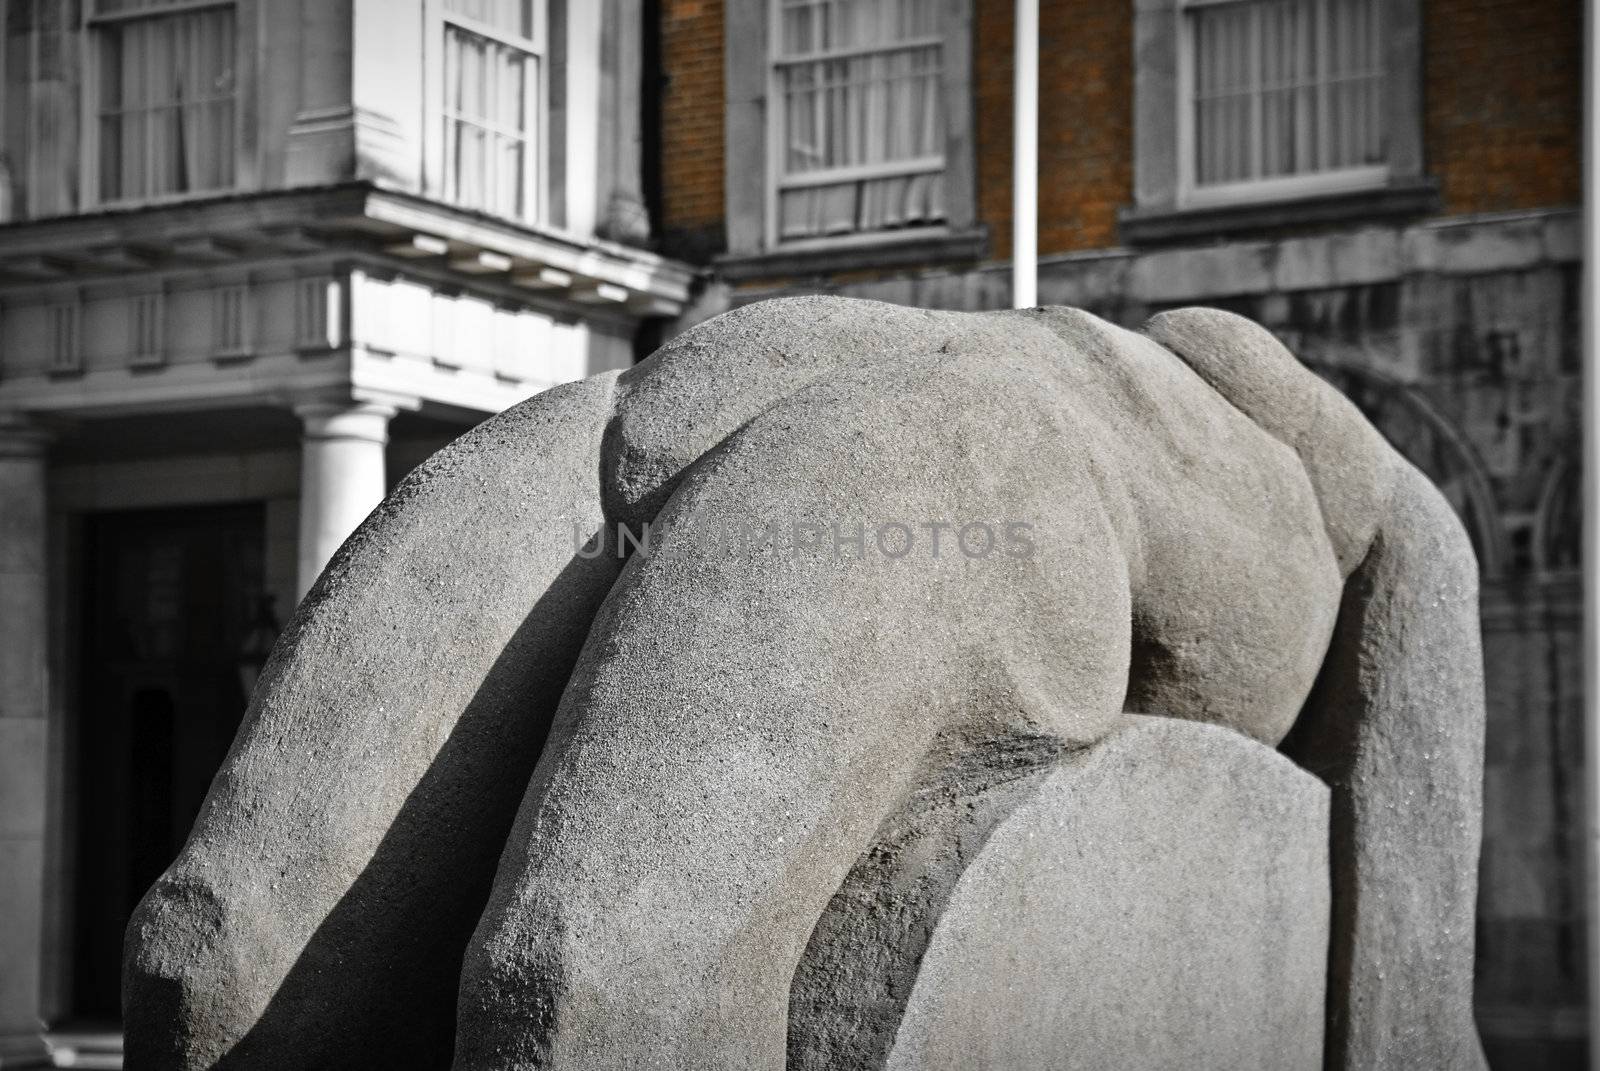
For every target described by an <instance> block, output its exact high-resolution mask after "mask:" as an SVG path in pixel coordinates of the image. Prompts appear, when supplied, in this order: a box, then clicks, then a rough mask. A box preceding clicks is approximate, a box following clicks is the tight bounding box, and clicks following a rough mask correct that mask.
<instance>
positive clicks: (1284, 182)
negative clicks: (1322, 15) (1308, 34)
mask: <svg viewBox="0 0 1600 1071" xmlns="http://www.w3.org/2000/svg"><path fill="white" fill-rule="evenodd" d="M1239 2H1241V0H1178V11H1177V53H1178V54H1177V78H1176V83H1177V85H1176V88H1177V104H1176V116H1177V134H1178V146H1177V150H1178V151H1177V164H1178V174H1177V179H1178V189H1177V195H1178V196H1177V199H1178V206H1179V207H1182V208H1209V207H1212V206H1217V205H1234V204H1248V203H1252V202H1258V201H1259V202H1270V201H1287V200H1295V199H1298V198H1303V197H1316V196H1319V195H1324V194H1335V193H1348V192H1355V191H1359V190H1366V189H1376V188H1381V187H1383V186H1385V185H1387V184H1388V182H1389V180H1390V178H1391V176H1392V174H1393V168H1392V166H1391V163H1390V162H1387V161H1386V162H1385V163H1382V164H1376V165H1370V166H1366V167H1346V168H1338V169H1335V170H1328V171H1314V172H1307V173H1305V174H1300V175H1277V176H1274V177H1272V178H1262V179H1246V180H1242V181H1238V182H1219V183H1206V184H1203V185H1202V184H1200V183H1198V182H1196V181H1195V173H1196V169H1197V160H1196V157H1195V101H1194V78H1195V53H1194V50H1195V42H1194V23H1195V20H1194V19H1193V18H1191V17H1190V13H1191V12H1193V11H1195V10H1196V9H1199V8H1206V7H1216V6H1219V5H1223V4H1233V3H1239ZM1245 2H1249V0H1245ZM1316 2H1317V3H1318V4H1319V5H1321V8H1322V10H1323V11H1326V5H1327V3H1328V0H1316ZM1387 6H1388V5H1387V4H1386V3H1385V0H1378V2H1377V3H1376V4H1375V8H1376V10H1377V14H1378V17H1379V18H1380V19H1382V18H1385V17H1386V10H1385V9H1386V8H1387ZM1326 40H1327V37H1326V35H1325V34H1319V35H1318V41H1319V44H1320V45H1322V46H1324V47H1325V44H1326ZM1383 59H1384V71H1383V78H1384V81H1385V83H1387V82H1388V81H1389V80H1390V78H1391V73H1392V72H1391V70H1390V66H1389V63H1388V57H1387V56H1384V57H1383ZM1393 133H1394V132H1393V130H1392V129H1388V128H1386V129H1385V132H1384V138H1385V143H1386V146H1387V145H1390V144H1391V140H1390V139H1392V137H1393ZM1390 151H1391V153H1392V149H1391V150H1390Z"/></svg>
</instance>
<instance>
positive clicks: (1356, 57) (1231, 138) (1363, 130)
mask: <svg viewBox="0 0 1600 1071" xmlns="http://www.w3.org/2000/svg"><path fill="white" fill-rule="evenodd" d="M1380 2H1381V0H1239V2H1235V3H1224V4H1212V5H1207V6H1203V7H1198V8H1193V9H1191V11H1190V13H1189V20H1190V29H1191V40H1192V48H1193V53H1192V58H1193V70H1194V77H1193V83H1192V89H1193V114H1192V118H1193V123H1194V168H1195V174H1194V178H1195V182H1196V183H1197V184H1198V185H1208V184H1216V183H1224V182H1243V181H1251V180H1256V179H1265V178H1277V177H1282V176H1289V175H1304V174H1311V173H1315V172H1319V171H1333V170H1339V169H1343V168H1352V167H1363V166H1367V165H1370V164H1381V163H1382V162H1383V145H1384V142H1383V112H1382V93H1383V65H1382V48H1381V40H1380V34H1381V29H1380V18H1379V13H1380V8H1379V7H1378V4H1379V3H1380Z"/></svg>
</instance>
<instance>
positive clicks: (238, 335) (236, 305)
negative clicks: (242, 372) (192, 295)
mask: <svg viewBox="0 0 1600 1071" xmlns="http://www.w3.org/2000/svg"><path fill="white" fill-rule="evenodd" d="M254 326H255V324H254V320H253V318H252V316H251V301H250V284H249V283H248V282H244V283H230V284H227V285H225V286H220V287H218V288H217V289H216V290H215V291H214V292H213V293H212V302H211V336H212V356H213V359H214V360H217V361H238V360H244V359H247V358H249V357H250V356H251V355H252V354H253V353H254V352H255V337H254V336H255V331H254Z"/></svg>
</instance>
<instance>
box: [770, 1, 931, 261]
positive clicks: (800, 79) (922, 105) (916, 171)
mask: <svg viewBox="0 0 1600 1071" xmlns="http://www.w3.org/2000/svg"><path fill="white" fill-rule="evenodd" d="M772 2H773V8H772V29H771V35H770V41H771V48H772V62H771V99H772V100H773V101H774V102H775V106H774V107H772V108H770V109H769V116H770V119H769V121H770V122H771V123H772V124H773V127H772V129H771V131H770V136H771V153H770V167H769V175H770V180H769V181H770V189H769V216H770V221H769V224H768V236H769V239H770V240H773V241H778V242H783V241H794V240H801V239H809V238H825V237H830V236H835V235H847V234H863V233H871V232H880V231H889V230H895V229H902V228H910V227H919V226H926V225H931V224H937V223H941V222H943V221H944V218H945V183H944V169H945V129H944V120H943V116H942V114H941V113H942V111H943V109H942V106H941V102H940V97H941V74H942V51H943V34H942V26H941V21H940V7H941V4H940V2H939V0H772Z"/></svg>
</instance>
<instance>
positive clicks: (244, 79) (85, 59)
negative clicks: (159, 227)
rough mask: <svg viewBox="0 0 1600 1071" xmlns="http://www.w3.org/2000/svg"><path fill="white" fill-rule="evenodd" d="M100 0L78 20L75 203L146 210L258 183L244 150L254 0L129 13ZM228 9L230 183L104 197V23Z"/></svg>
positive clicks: (172, 4)
mask: <svg viewBox="0 0 1600 1071" xmlns="http://www.w3.org/2000/svg"><path fill="white" fill-rule="evenodd" d="M99 6H100V5H99V3H98V0H85V3H84V9H85V10H84V14H83V23H82V29H81V31H80V32H81V33H82V48H81V55H82V63H83V79H82V84H83V89H82V99H81V100H80V102H79V107H78V126H79V134H78V145H79V156H78V158H79V160H81V161H82V167H81V168H80V170H79V176H78V203H79V204H80V205H83V206H84V207H85V208H102V209H121V208H144V207H149V206H155V205H164V204H176V203H181V202H184V201H196V200H204V199H206V198H213V197H226V196H229V195H231V194H234V193H237V192H239V191H240V190H245V189H251V188H253V187H254V186H255V183H256V174H255V166H254V165H255V157H254V154H253V153H252V152H250V151H249V149H248V147H247V146H248V144H249V141H250V138H249V136H248V135H249V131H250V119H251V117H250V116H249V115H247V114H246V112H247V109H248V108H249V107H250V104H251V102H252V101H253V99H254V94H253V93H252V92H250V91H249V89H250V88H252V87H253V81H254V67H253V65H252V64H251V62H250V59H251V57H252V56H253V55H254V53H255V47H256V33H255V21H256V0H165V2H163V3H158V4H152V5H150V6H148V7H142V8H135V9H131V10H127V11H100V10H99ZM219 8H227V9H230V10H231V11H232V12H233V181H232V183H230V184H229V185H227V186H218V187H215V188H212V189H207V190H185V191H182V192H171V193H156V194H148V195H145V196H137V197H126V196H124V197H103V196H101V193H100V169H101V163H102V161H101V148H102V146H101V140H100V89H101V85H102V78H103V73H104V69H105V64H106V59H107V56H108V49H109V45H108V44H107V43H106V39H105V35H104V34H103V33H101V32H100V30H101V28H102V27H105V26H108V25H115V24H119V23H120V24H126V23H129V22H137V21H140V20H143V19H156V18H162V17H165V16H170V15H181V14H186V13H189V12H192V11H207V10H214V9H219Z"/></svg>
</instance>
